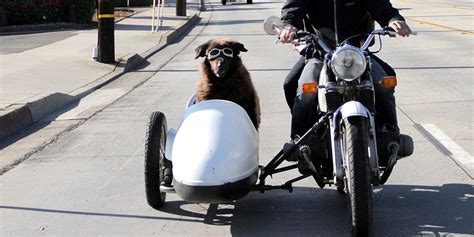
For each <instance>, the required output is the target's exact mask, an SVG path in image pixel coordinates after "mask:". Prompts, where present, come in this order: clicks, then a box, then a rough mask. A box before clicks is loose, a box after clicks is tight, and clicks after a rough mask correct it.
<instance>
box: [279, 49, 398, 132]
mask: <svg viewBox="0 0 474 237" xmlns="http://www.w3.org/2000/svg"><path fill="white" fill-rule="evenodd" d="M321 68H322V62H321V61H320V60H317V59H310V60H305V59H304V58H303V57H301V58H300V59H299V60H298V61H297V63H296V64H295V66H294V67H293V69H292V70H291V71H290V73H289V74H288V76H287V78H286V79H285V83H284V85H283V87H284V90H285V98H286V101H287V103H288V106H289V107H290V110H291V111H292V121H291V138H294V137H295V135H296V134H297V135H303V134H304V133H305V132H306V131H307V130H308V129H309V128H310V127H311V126H312V125H313V124H314V123H315V122H316V121H317V119H318V114H317V109H316V108H317V105H318V96H317V93H315V94H304V93H302V92H301V85H302V84H303V83H307V82H311V81H314V80H316V82H317V80H318V79H319V78H317V77H315V76H314V75H319V73H320V71H321ZM394 74H395V72H394V71H393V69H392V68H391V67H390V66H389V65H388V64H386V63H385V62H383V61H382V60H381V59H379V58H377V57H375V56H373V66H372V78H373V80H374V81H375V82H376V83H375V85H374V89H375V109H376V116H375V123H376V127H377V128H378V129H380V128H382V127H383V126H385V127H390V128H391V130H396V131H398V122H397V113H396V104H395V96H394V92H395V91H394V89H385V88H383V87H382V85H381V84H380V80H381V79H382V77H383V76H385V75H394Z"/></svg>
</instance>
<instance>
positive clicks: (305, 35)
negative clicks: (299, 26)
mask: <svg viewBox="0 0 474 237" xmlns="http://www.w3.org/2000/svg"><path fill="white" fill-rule="evenodd" d="M376 35H381V36H387V35H388V36H389V37H395V36H396V33H395V30H394V29H392V28H391V27H384V28H381V29H377V30H374V31H372V32H370V33H368V37H367V39H366V40H365V42H364V44H362V46H361V47H360V49H361V50H362V51H365V50H367V49H368V48H369V46H370V43H371V42H372V40H373V39H374V38H375V36H376ZM412 35H416V32H412ZM294 38H295V39H294V42H301V41H314V42H316V43H317V44H318V45H319V46H321V48H322V49H323V50H324V51H325V52H326V53H329V52H331V51H332V49H331V47H330V46H328V45H327V43H326V42H324V40H323V39H322V38H321V37H319V36H317V35H314V34H311V33H309V32H297V33H296V34H295V37H294Z"/></svg>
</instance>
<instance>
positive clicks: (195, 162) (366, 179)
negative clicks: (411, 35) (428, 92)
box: [145, 17, 414, 236]
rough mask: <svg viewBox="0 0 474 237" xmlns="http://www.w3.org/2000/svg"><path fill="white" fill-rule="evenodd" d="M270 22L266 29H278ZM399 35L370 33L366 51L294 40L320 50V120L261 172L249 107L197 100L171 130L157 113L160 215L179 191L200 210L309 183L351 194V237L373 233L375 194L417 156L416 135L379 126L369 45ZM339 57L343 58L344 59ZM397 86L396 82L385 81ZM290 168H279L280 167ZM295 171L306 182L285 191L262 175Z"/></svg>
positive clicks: (312, 87)
mask: <svg viewBox="0 0 474 237" xmlns="http://www.w3.org/2000/svg"><path fill="white" fill-rule="evenodd" d="M282 27H283V26H282V24H281V21H280V19H279V18H277V17H270V18H268V19H267V20H266V21H265V23H264V30H265V32H267V33H268V34H270V35H276V34H279V32H280V31H281V29H282ZM386 35H393V32H392V31H390V29H388V28H383V29H378V30H374V31H372V32H371V33H369V34H368V37H367V40H366V41H365V43H364V44H363V45H362V46H361V47H356V46H352V45H349V44H347V43H345V42H343V43H341V44H339V45H338V46H337V47H336V48H331V47H330V46H328V44H326V43H325V42H324V40H323V39H322V38H320V37H318V36H317V35H314V34H310V33H303V34H297V37H296V41H298V43H302V42H305V43H306V44H311V45H315V46H318V47H320V48H321V49H322V50H323V51H324V52H325V53H324V66H323V70H322V72H321V74H320V78H319V84H318V85H317V84H315V83H313V84H308V85H304V87H306V88H304V89H303V90H308V91H309V92H311V93H315V92H316V91H317V92H318V99H319V102H320V103H319V107H318V110H319V111H320V115H321V117H320V118H319V119H318V121H317V122H316V123H315V124H314V125H313V126H312V127H311V128H310V129H308V130H307V132H306V133H304V134H303V135H302V136H301V137H297V138H296V139H294V140H292V141H290V142H287V143H285V144H284V145H283V148H282V149H281V150H280V151H279V152H278V154H277V155H276V156H274V157H273V159H272V160H271V161H270V162H269V163H268V164H267V165H266V166H261V165H259V157H258V153H259V152H258V149H259V137H258V133H257V131H256V129H255V127H254V126H253V124H252V121H251V120H250V118H249V117H248V115H247V113H246V112H245V110H244V109H243V108H242V107H240V106H239V105H237V104H235V103H232V102H230V101H223V100H208V101H203V102H199V103H197V102H196V100H195V97H194V96H192V97H191V98H190V99H189V101H188V103H187V105H186V110H185V113H184V115H183V117H182V120H181V123H180V125H179V126H178V128H176V129H174V128H172V129H169V130H168V128H167V123H166V117H165V115H164V114H163V113H161V112H158V111H157V112H154V113H152V114H151V116H150V120H149V122H148V129H147V134H146V141H145V193H146V198H147V202H148V204H149V205H150V206H152V207H153V208H155V209H158V210H159V209H160V208H162V207H163V206H164V205H165V201H166V194H167V193H176V194H178V196H179V197H181V198H182V199H183V200H185V201H189V202H194V203H228V202H232V201H235V200H238V199H240V198H242V197H244V196H245V195H247V194H248V193H249V192H251V191H259V192H261V193H264V192H266V191H269V190H275V189H283V190H288V191H289V192H292V191H293V184H294V183H295V182H297V181H300V180H303V179H305V178H308V177H312V178H313V179H314V180H315V182H316V184H317V185H318V186H319V187H321V188H323V187H325V186H326V185H335V186H336V188H337V190H338V191H339V192H340V193H343V194H346V196H347V200H348V202H349V206H350V211H351V221H352V234H353V235H354V236H369V235H370V233H371V228H372V187H373V186H378V185H381V184H384V183H385V182H386V181H387V180H388V178H389V176H390V174H391V173H392V170H393V168H394V166H395V164H396V163H397V161H398V160H399V159H400V158H403V157H407V156H410V155H411V154H412V153H413V150H414V146H413V140H412V139H411V137H410V136H408V135H404V134H399V133H398V132H394V131H391V130H383V129H378V128H376V126H375V117H374V116H375V113H376V111H375V99H374V81H373V80H372V78H371V74H370V72H371V60H372V58H371V54H370V53H369V52H368V47H369V45H370V42H371V41H372V40H373V39H374V37H375V36H386ZM341 59H342V60H341ZM382 85H384V86H386V87H393V86H395V85H396V78H395V77H387V78H384V80H382ZM285 161H286V162H289V163H290V164H288V165H286V166H283V167H282V166H281V165H282V164H283V162H285ZM295 169H296V170H298V171H299V173H300V175H298V176H297V177H295V178H292V179H290V180H288V181H287V182H285V183H284V184H282V185H269V184H267V183H266V178H267V177H269V176H272V175H275V174H278V173H282V172H286V171H290V170H295Z"/></svg>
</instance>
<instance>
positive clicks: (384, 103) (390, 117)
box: [372, 61, 399, 132]
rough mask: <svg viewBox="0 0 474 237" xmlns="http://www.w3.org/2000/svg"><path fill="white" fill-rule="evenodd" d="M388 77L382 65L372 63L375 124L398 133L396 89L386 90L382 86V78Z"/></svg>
mask: <svg viewBox="0 0 474 237" xmlns="http://www.w3.org/2000/svg"><path fill="white" fill-rule="evenodd" d="M386 75H387V73H385V71H384V70H383V68H382V67H381V66H380V64H379V63H377V62H376V61H372V79H373V80H374V82H375V83H374V89H375V110H376V113H375V123H376V127H377V128H382V127H385V128H388V129H390V130H394V131H396V132H398V131H399V129H398V121H397V109H396V104H395V96H394V93H395V89H385V88H383V87H382V84H381V80H382V78H383V77H384V76H386Z"/></svg>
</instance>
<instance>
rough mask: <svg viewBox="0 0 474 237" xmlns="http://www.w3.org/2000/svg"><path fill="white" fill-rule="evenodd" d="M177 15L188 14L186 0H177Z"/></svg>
mask: <svg viewBox="0 0 474 237" xmlns="http://www.w3.org/2000/svg"><path fill="white" fill-rule="evenodd" d="M176 16H186V0H176Z"/></svg>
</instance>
